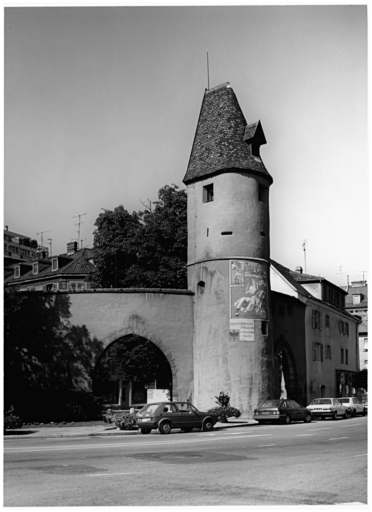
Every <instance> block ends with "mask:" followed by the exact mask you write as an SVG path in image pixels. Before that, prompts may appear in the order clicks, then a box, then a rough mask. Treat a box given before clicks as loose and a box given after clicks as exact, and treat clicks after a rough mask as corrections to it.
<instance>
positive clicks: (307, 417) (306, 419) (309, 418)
mask: <svg viewBox="0 0 372 512" xmlns="http://www.w3.org/2000/svg"><path fill="white" fill-rule="evenodd" d="M304 422H305V423H310V422H311V414H306V418H305V419H304Z"/></svg>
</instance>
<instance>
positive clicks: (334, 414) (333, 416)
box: [332, 411, 337, 420]
mask: <svg viewBox="0 0 372 512" xmlns="http://www.w3.org/2000/svg"><path fill="white" fill-rule="evenodd" d="M332 419H333V420H337V412H336V411H334V412H333V413H332Z"/></svg>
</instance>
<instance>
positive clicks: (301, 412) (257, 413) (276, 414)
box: [253, 398, 312, 423]
mask: <svg viewBox="0 0 372 512" xmlns="http://www.w3.org/2000/svg"><path fill="white" fill-rule="evenodd" d="M253 419H254V420H256V421H258V423H266V422H270V421H282V422H283V423H291V421H305V422H306V423H310V421H311V420H312V415H311V412H310V411H309V410H308V409H307V408H306V407H302V405H299V404H298V403H297V402H295V401H294V400H288V399H283V398H281V399H275V400H265V402H263V403H262V404H260V405H259V407H257V409H255V410H254V413H253Z"/></svg>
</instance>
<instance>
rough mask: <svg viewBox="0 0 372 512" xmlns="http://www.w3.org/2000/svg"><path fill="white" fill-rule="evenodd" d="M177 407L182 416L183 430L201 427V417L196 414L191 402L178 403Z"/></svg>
mask: <svg viewBox="0 0 372 512" xmlns="http://www.w3.org/2000/svg"><path fill="white" fill-rule="evenodd" d="M177 407H178V409H179V411H180V414H181V428H182V427H186V428H193V427H201V426H202V420H201V417H200V416H199V415H198V414H197V413H196V412H195V410H194V409H193V407H192V405H191V404H190V403H189V402H182V403H177Z"/></svg>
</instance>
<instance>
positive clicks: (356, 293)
mask: <svg viewBox="0 0 372 512" xmlns="http://www.w3.org/2000/svg"><path fill="white" fill-rule="evenodd" d="M343 289H344V290H345V291H346V292H347V295H346V297H345V309H346V311H348V312H349V313H350V314H352V315H355V316H357V317H358V318H359V319H360V324H359V330H358V336H359V359H360V369H361V370H363V369H368V284H367V281H365V280H362V281H354V282H352V283H351V285H348V286H346V287H344V288H343Z"/></svg>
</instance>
